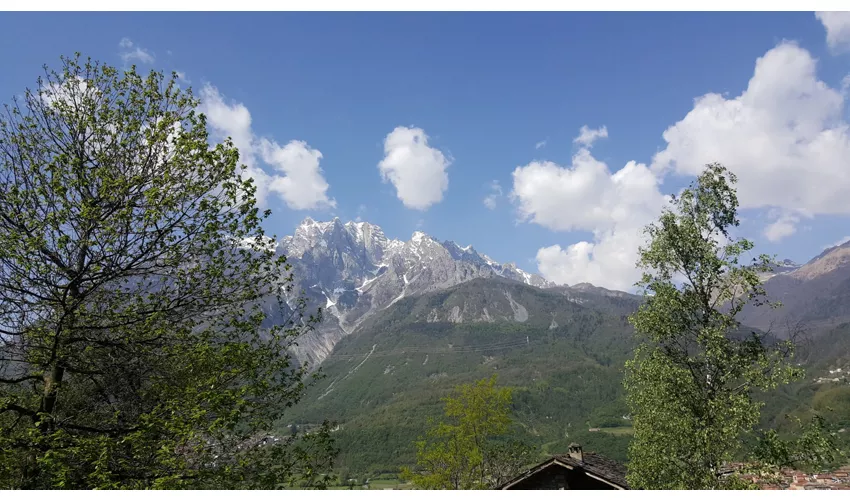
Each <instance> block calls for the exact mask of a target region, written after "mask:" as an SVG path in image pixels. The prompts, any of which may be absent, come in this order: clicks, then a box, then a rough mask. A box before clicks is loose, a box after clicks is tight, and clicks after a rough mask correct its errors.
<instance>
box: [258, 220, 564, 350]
mask: <svg viewBox="0 0 850 500" xmlns="http://www.w3.org/2000/svg"><path fill="white" fill-rule="evenodd" d="M268 244H269V245H270V246H272V247H273V248H274V250H275V252H277V253H279V254H283V255H285V256H286V257H287V261H288V262H289V264H291V265H292V268H293V274H294V278H295V280H294V283H293V286H292V289H291V291H289V292H288V296H287V299H288V300H289V304H290V306H292V304H294V300H295V299H296V298H297V297H299V296H304V297H305V298H307V299H308V303H309V304H311V308H312V311H311V312H315V311H316V310H318V309H319V308H321V309H322V310H323V312H322V317H323V319H322V321H321V322H320V323H319V324H318V325H317V326H316V328H315V329H314V330H313V331H311V332H309V333H307V334H305V335H303V336H302V338H300V339H299V342H298V346H296V347H295V354H296V356H297V357H298V358H299V359H300V360H302V361H308V362H311V363H312V364H314V365H316V364H320V363H321V362H322V360H323V359H324V358H325V357H326V356H327V355H328V354H329V353H330V351H331V350H332V349H333V346H334V345H335V344H336V343H337V342H338V341H339V340H340V339H341V338H343V337H345V336H347V335H349V334H351V333H353V332H354V331H355V330H356V329H357V328H358V327H359V326H360V325H361V324H362V322H363V321H364V320H365V319H367V318H368V317H370V316H371V315H373V314H375V313H376V312H378V311H381V310H384V309H386V308H388V307H390V306H392V305H393V304H395V303H396V302H398V301H399V300H401V299H403V298H404V297H410V296H418V295H421V294H423V293H426V292H429V291H435V290H443V289H447V288H450V287H452V286H454V285H457V284H459V283H463V282H466V281H469V280H472V279H475V278H503V279H509V280H513V281H517V282H520V283H524V284H526V285H530V286H535V287H538V288H553V287H555V286H556V285H555V284H554V283H551V282H549V281H547V280H546V279H544V278H543V277H542V276H540V275H538V274H534V273H529V272H527V271H524V270H522V269H520V268H518V267H517V266H516V264H514V263H507V264H500V263H498V262H496V261H495V260H493V259H492V258H490V257H488V256H487V255H486V254H483V253H479V252H478V251H477V250H475V249H474V248H473V247H472V245H467V246H461V245H459V244H457V243H455V242H454V241H451V240H445V241H440V240H438V239H436V238H434V237H432V236H430V235H428V234H426V233H424V232H422V231H415V232H414V233H413V234H412V236H411V238H410V239H409V240H407V241H402V240H398V239H390V238H388V237H387V236H386V235H385V234H384V231H383V229H381V227H380V226H378V225H375V224H371V223H369V222H365V221H348V222H345V223H343V222H342V220H341V219H340V218H338V217H335V218H333V219H332V220H330V221H324V222H320V221H316V220H314V219H312V218H310V217H307V218H305V219H304V220H303V221H302V222H301V224H299V226H298V227H297V228H296V229H295V231H294V233H293V234H292V235H287V236H284V237H283V238H282V239H280V240H279V241H276V242H275V241H269V242H268Z"/></svg>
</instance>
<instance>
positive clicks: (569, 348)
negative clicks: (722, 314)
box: [292, 282, 850, 474]
mask: <svg viewBox="0 0 850 500" xmlns="http://www.w3.org/2000/svg"><path fill="white" fill-rule="evenodd" d="M512 286H514V287H515V289H514V290H513V292H512V293H513V295H514V297H515V299H516V300H517V301H518V302H520V303H522V304H523V305H525V307H526V308H527V309H528V310H529V312H530V318H529V320H528V321H527V322H525V323H515V322H501V323H499V322H497V323H492V324H488V323H461V324H452V323H425V322H421V321H418V320H416V319H415V318H421V317H422V316H423V315H424V314H427V312H428V311H429V310H431V309H433V308H441V307H442V308H444V309H445V308H451V307H453V306H454V305H457V304H462V303H463V301H466V302H475V301H478V302H481V303H485V304H486V303H488V301H492V300H495V299H494V297H495V296H494V295H493V293H494V292H493V290H492V289H490V288H489V284H488V283H483V282H482V283H478V284H472V285H465V286H461V287H458V288H456V289H453V290H449V291H444V292H440V293H435V294H429V295H427V296H424V297H417V298H409V299H404V300H401V301H399V302H398V303H397V304H396V305H395V306H393V307H392V308H390V309H388V310H386V311H385V312H384V313H383V314H380V315H378V316H376V317H375V318H373V320H371V321H370V322H369V323H367V324H366V325H364V327H363V328H362V329H361V330H360V331H359V332H358V333H357V334H356V335H352V336H350V337H347V338H345V339H343V340H342V341H341V342H340V343H339V344H338V345H337V347H336V349H335V350H334V353H333V355H332V356H331V357H330V358H328V359H327V360H326V361H325V363H324V364H323V371H324V373H325V374H326V377H325V378H324V379H323V380H320V381H319V382H318V383H317V384H316V385H315V386H314V387H312V388H311V390H310V392H309V394H308V395H307V398H306V399H305V401H304V402H303V403H302V404H301V405H299V406H298V407H297V408H296V409H295V413H294V414H293V416H292V419H293V421H296V422H299V423H302V422H303V423H311V422H318V421H321V420H323V419H325V418H328V419H331V420H334V421H336V422H339V423H340V424H341V429H340V430H339V431H338V432H337V433H336V434H335V436H336V438H337V444H338V445H339V447H340V448H341V450H342V452H341V455H340V458H339V460H338V467H340V468H344V469H347V470H350V471H352V472H355V473H371V474H376V473H382V472H383V473H394V472H397V471H398V469H399V468H400V467H401V466H402V465H409V464H412V463H414V462H415V448H414V445H413V441H415V440H416V439H417V438H419V437H420V436H421V435H422V434H423V433H424V430H425V428H426V426H427V421H428V419H429V418H439V417H440V415H441V414H442V408H443V407H442V402H441V398H443V397H445V396H446V395H447V394H449V393H450V391H451V390H452V388H453V387H454V386H456V385H457V384H460V383H467V382H472V381H474V380H477V379H481V378H484V377H488V376H490V375H491V374H493V373H496V374H498V376H499V383H500V384H501V385H507V386H511V387H513V388H514V391H515V392H514V414H515V417H516V421H517V429H516V431H517V433H518V434H519V435H520V436H521V437H522V438H523V439H525V440H526V441H527V442H529V443H531V444H535V445H536V446H537V447H538V449H539V450H540V453H541V456H542V455H546V454H551V453H562V452H564V451H566V449H567V446H568V444H569V443H570V442H572V441H576V442H580V443H582V445H583V446H584V447H585V449H588V450H593V451H596V452H599V453H603V454H605V455H607V456H610V457H611V458H614V459H618V460H621V461H625V460H626V450H627V446H628V442H629V438H630V435H631V433H630V431H631V429H630V427H629V423H628V421H627V420H624V419H623V418H622V417H623V415H625V414H626V413H627V409H626V407H625V403H624V401H623V391H622V387H621V380H622V367H623V363H624V361H625V360H626V359H627V358H628V357H629V356H630V349H631V345H632V344H631V342H632V341H631V333H630V332H631V330H630V328H629V327H628V325H627V323H626V321H625V315H626V314H627V313H628V312H629V309H630V308H632V307H634V306H635V303H634V301H630V300H628V299H620V298H602V297H593V296H587V297H586V300H585V302H584V303H583V304H582V305H578V304H575V303H573V302H570V301H567V300H565V299H564V298H563V297H562V296H558V295H557V294H556V293H554V292H551V291H542V290H538V289H533V288H530V287H524V286H522V285H512ZM552 311H557V318H558V319H557V321H558V323H559V326H558V327H557V328H555V329H550V328H549V324H550V318H551V317H550V312H552ZM526 339H527V343H526ZM373 347H374V351H373V350H372V349H373ZM370 352H371V354H369V353H370ZM801 355H802V356H803V359H806V361H807V365H810V369H809V376H808V377H807V380H805V381H803V382H799V383H796V384H793V385H791V386H786V387H783V388H781V389H780V390H779V391H777V392H776V393H774V394H771V395H770V396H769V397H764V400H765V402H766V405H765V409H764V411H763V423H764V425H765V426H770V427H774V426H775V427H778V428H780V429H784V430H788V429H791V427H790V426H789V423H788V421H787V419H785V418H784V415H786V414H792V415H797V416H802V417H805V416H806V415H808V414H809V413H810V411H811V409H812V408H815V409H817V410H818V411H821V412H824V411H825V410H828V409H829V408H832V409H833V410H834V411H827V412H826V413H827V416H828V421H829V422H830V423H832V424H835V425H839V426H841V425H846V426H847V427H848V431H850V387H848V386H846V385H845V386H840V385H837V384H816V383H814V382H813V381H812V379H813V378H816V377H817V376H821V375H822V374H823V373H824V371H825V370H827V369H828V368H829V367H834V366H837V364H841V363H845V364H847V363H848V362H850V325H844V326H843V327H840V328H837V329H835V330H833V331H832V332H831V333H829V334H827V335H824V336H822V337H819V338H818V340H817V341H816V342H815V343H814V344H813V345H812V346H810V347H809V348H808V350H807V351H806V352H802V353H801ZM331 384H332V385H331ZM329 388H332V390H331V391H330V392H328V389H329ZM326 392H327V395H326V396H324V397H322V398H320V397H319V396H321V395H322V394H325V393H326ZM590 428H600V431H597V432H590V431H589V429H590ZM845 435H846V433H845Z"/></svg>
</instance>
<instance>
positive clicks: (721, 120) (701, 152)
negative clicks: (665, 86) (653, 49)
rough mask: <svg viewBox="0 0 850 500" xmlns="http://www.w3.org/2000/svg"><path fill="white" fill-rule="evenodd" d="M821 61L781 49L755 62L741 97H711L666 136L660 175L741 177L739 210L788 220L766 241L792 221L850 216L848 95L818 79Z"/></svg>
mask: <svg viewBox="0 0 850 500" xmlns="http://www.w3.org/2000/svg"><path fill="white" fill-rule="evenodd" d="M815 63H816V61H815V59H814V58H812V56H811V54H809V53H808V52H807V51H806V50H804V49H802V48H800V47H798V46H797V45H795V44H793V43H788V42H784V43H781V44H779V45H778V46H777V47H775V48H774V49H772V50H770V51H768V52H767V53H766V54H765V55H764V56H763V57H761V58H759V59H758V60H757V61H756V65H755V71H754V74H753V77H752V79H750V82H749V85H748V87H747V89H746V91H744V92H743V93H742V94H741V95H740V96H738V97H735V98H734V99H725V98H724V97H723V96H721V95H719V94H706V95H704V96H702V97H700V98H698V99H696V100H695V103H694V108H693V110H691V111H690V112H689V113H688V114H687V115H686V116H685V117H684V118H683V119H682V120H681V121H679V122H678V123H676V124H674V125H673V126H671V127H670V128H668V129H667V130H666V131H665V132H664V134H663V137H664V140H665V141H667V147H666V149H664V150H663V151H661V152H659V153H658V154H657V155H656V156H655V158H654V160H653V169H654V170H655V171H656V172H659V173H662V172H665V171H667V170H674V171H676V172H677V173H679V174H686V175H698V174H699V173H700V171H702V169H703V167H704V165H705V164H706V163H710V162H715V161H716V162H720V163H722V164H723V165H725V166H726V167H727V168H729V169H730V170H731V171H733V172H734V173H735V174H736V175H737V177H738V185H737V189H738V197H739V200H740V204H741V208H767V209H778V210H779V211H781V212H782V213H783V214H784V215H783V217H782V218H780V220H777V221H775V222H774V223H773V224H772V225H771V227H770V228H768V229H766V232H765V234H766V235H770V236H769V237H775V238H781V237H782V236H783V235H788V234H790V233H791V232H792V227H793V222H792V221H793V219H794V218H795V217H796V218H799V217H800V216H804V217H812V216H815V215H818V214H833V215H847V214H850V196H847V193H848V192H850V174H848V172H850V171H849V170H848V163H847V161H848V160H847V159H848V158H850V127H848V124H847V122H846V121H845V120H844V96H843V95H842V93H841V92H840V91H839V90H836V89H833V88H831V87H829V86H828V85H827V84H825V83H824V82H822V81H820V80H818V79H817V76H816V64H815Z"/></svg>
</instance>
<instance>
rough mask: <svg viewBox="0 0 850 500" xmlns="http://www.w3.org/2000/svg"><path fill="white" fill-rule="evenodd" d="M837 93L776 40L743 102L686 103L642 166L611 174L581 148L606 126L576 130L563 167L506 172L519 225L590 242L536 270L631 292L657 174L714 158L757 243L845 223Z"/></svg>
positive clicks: (842, 127) (654, 211) (849, 138)
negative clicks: (832, 220)
mask: <svg viewBox="0 0 850 500" xmlns="http://www.w3.org/2000/svg"><path fill="white" fill-rule="evenodd" d="M834 26H835V25H833V27H834ZM828 29H829V28H828ZM845 94H846V88H841V89H835V88H832V87H830V86H829V85H827V84H826V83H824V82H823V81H821V80H819V79H818V78H817V74H816V61H815V59H814V58H813V57H812V56H811V54H810V53H809V52H808V51H806V50H804V49H802V48H800V47H799V46H797V45H796V44H794V43H790V42H783V43H780V44H779V45H777V46H776V47H775V48H773V49H771V50H770V51H768V52H767V53H766V54H765V55H764V56H762V57H760V58H759V59H758V60H757V61H756V63H755V69H754V72H753V76H752V78H751V79H750V81H749V84H748V86H747V89H746V90H745V91H744V92H743V93H741V95H739V96H737V97H734V98H726V97H724V96H723V95H720V94H715V93H711V94H706V95H704V96H702V97H699V98H697V99H695V101H694V107H693V109H692V110H691V111H690V112H689V113H688V114H687V115H686V116H685V117H684V118H683V119H681V120H680V121H678V122H677V123H675V124H673V125H672V126H670V127H669V128H667V130H665V131H664V133H663V138H664V140H665V141H666V143H667V144H666V147H665V148H664V149H663V150H662V151H660V152H659V153H658V154H656V155H655V157H654V158H653V161H652V163H651V166H650V167H649V168H648V167H646V166H645V165H642V164H638V163H635V162H629V163H628V164H627V165H626V166H625V167H623V168H622V169H620V170H619V171H617V172H615V173H611V172H610V171H609V170H608V167H607V165H605V164H604V163H603V162H600V161H599V160H597V159H596V158H594V157H593V156H592V155H591V154H590V152H589V146H590V145H592V144H593V141H594V140H596V139H598V138H601V137H607V130H606V129H605V128H604V127H603V128H601V129H598V130H596V131H594V130H592V129H589V128H587V127H582V129H581V133H580V135H579V137H578V138H577V139H576V140H575V142H576V143H577V144H579V145H582V146H583V147H581V149H580V150H579V151H578V153H576V155H575V156H574V157H573V160H572V165H570V166H568V167H562V166H559V165H556V164H554V163H551V162H532V163H529V164H528V165H526V166H523V167H519V168H517V169H516V170H515V171H514V188H513V192H512V198H513V200H514V202H515V203H516V205H517V210H518V212H519V215H520V217H521V218H522V219H523V220H526V221H530V222H533V223H536V224H539V225H541V226H544V227H547V228H549V229H552V230H555V231H574V230H581V231H587V232H590V233H591V234H592V235H593V240H592V241H582V242H579V243H576V244H573V245H570V246H568V247H566V248H562V247H561V246H560V245H553V246H549V247H544V248H541V249H539V250H538V252H537V263H538V268H539V269H540V272H541V274H543V276H545V277H546V278H547V279H550V280H553V281H556V282H559V283H569V284H573V283H576V282H580V281H589V282H592V283H594V284H597V285H600V286H605V287H609V288H619V289H629V288H630V287H631V285H632V284H633V283H634V282H635V281H636V280H637V279H638V278H639V272H638V270H637V269H636V268H635V264H636V261H637V248H638V246H639V245H640V244H641V243H642V242H643V237H642V228H643V227H644V226H645V225H646V224H647V223H649V222H652V221H653V220H655V219H656V218H657V216H658V214H659V213H660V210H661V208H662V206H663V205H664V203H665V199H667V197H666V196H664V195H662V193H661V192H660V191H659V185H660V184H661V182H662V180H663V178H664V176H666V175H667V174H668V173H671V172H675V173H677V174H680V175H685V176H689V177H695V176H697V175H699V174H700V173H701V172H702V171H703V169H704V167H705V165H706V164H707V163H712V162H720V163H722V164H723V165H725V166H726V167H727V168H729V169H730V170H731V171H732V172H734V173H735V175H736V176H737V178H738V184H737V186H736V187H737V191H738V199H739V202H740V207H741V208H743V209H762V210H767V215H768V220H769V223H768V224H767V226H766V227H764V228H763V235H764V236H765V237H766V238H767V239H769V240H770V241H780V240H781V239H783V238H786V237H788V236H790V235H792V234H794V233H795V232H796V231H797V225H798V224H799V223H800V221H801V220H803V219H807V218H812V217H815V216H817V215H826V214H831V215H845V216H846V215H850V196H847V193H848V192H850V125H848V123H847V122H846V120H845V118H844V104H845ZM603 131H604V132H603Z"/></svg>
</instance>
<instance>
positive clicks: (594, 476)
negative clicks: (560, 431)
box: [496, 444, 629, 490]
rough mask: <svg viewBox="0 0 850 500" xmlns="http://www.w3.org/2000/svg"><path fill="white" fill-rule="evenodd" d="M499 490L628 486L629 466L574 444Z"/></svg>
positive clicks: (624, 487)
mask: <svg viewBox="0 0 850 500" xmlns="http://www.w3.org/2000/svg"><path fill="white" fill-rule="evenodd" d="M496 489H498V490H627V489H629V485H628V483H627V482H626V467H625V466H624V465H623V464H621V463H619V462H616V461H614V460H611V459H608V458H605V457H603V456H601V455H598V454H596V453H588V452H582V449H581V446H579V445H577V444H571V445H570V447H569V453H568V454H566V455H555V456H553V457H552V458H550V459H549V460H546V461H545V462H543V463H541V464H538V465H536V466H534V467H532V468H531V469H529V470H527V471H526V472H524V473H522V474H520V475H519V476H517V477H515V478H513V479H511V480H509V481H506V482H505V483H503V484H501V485H500V486H498V487H497V488H496Z"/></svg>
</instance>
